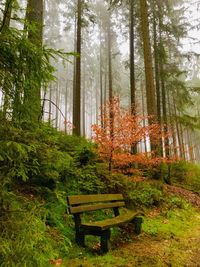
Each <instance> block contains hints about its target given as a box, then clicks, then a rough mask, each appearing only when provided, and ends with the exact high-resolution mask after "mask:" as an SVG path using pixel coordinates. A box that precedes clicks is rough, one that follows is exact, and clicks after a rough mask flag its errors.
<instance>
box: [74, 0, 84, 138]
mask: <svg viewBox="0 0 200 267" xmlns="http://www.w3.org/2000/svg"><path fill="white" fill-rule="evenodd" d="M82 4H83V2H82V0H78V3H77V32H76V52H77V54H78V57H76V79H75V83H76V85H75V90H74V95H73V125H74V128H73V134H75V135H79V136H80V135H81V17H82Z"/></svg>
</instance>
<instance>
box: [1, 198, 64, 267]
mask: <svg viewBox="0 0 200 267" xmlns="http://www.w3.org/2000/svg"><path fill="white" fill-rule="evenodd" d="M10 197H11V196H10ZM46 213H47V212H46V209H44V207H43V206H41V203H38V202H37V201H36V200H34V199H33V198H29V199H28V198H24V197H19V196H18V197H17V196H16V195H15V196H14V195H12V206H11V207H10V209H9V210H4V212H3V213H2V214H1V217H0V232H1V235H0V243H1V246H0V266H2V267H3V266H6V267H7V266H11V267H12V266H13V267H14V266H15V267H17V266H19V267H21V266H30V267H32V266H33V267H35V266H38V267H40V266H41V267H43V266H49V260H50V259H52V258H53V259H54V258H58V257H60V256H62V255H61V253H63V255H64V254H66V253H67V251H68V248H69V240H68V239H67V238H66V237H65V236H64V235H63V234H61V233H60V232H59V231H58V230H56V229H53V228H49V227H47V226H46V223H45V222H46Z"/></svg>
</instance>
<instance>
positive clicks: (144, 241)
mask: <svg viewBox="0 0 200 267" xmlns="http://www.w3.org/2000/svg"><path fill="white" fill-rule="evenodd" d="M165 190H166V192H167V193H168V194H169V195H170V196H171V207H169V206H168V207H157V208H154V209H151V210H149V211H147V213H146V216H145V219H144V224H143V231H142V234H140V235H139V236H136V235H135V234H134V233H132V232H131V230H128V231H127V229H121V230H120V233H118V235H117V236H116V237H115V238H114V239H113V240H111V249H110V251H109V253H107V254H106V255H99V252H98V243H96V244H94V245H93V246H92V247H91V246H90V248H87V249H84V250H83V249H80V248H78V247H74V248H73V249H72V250H71V252H70V253H71V257H70V258H71V259H68V260H66V261H64V262H63V266H70V267H91V266H97V267H100V266H105V267H111V266H116V267H118V266H121V267H134V266H142V267H143V266H144V267H145V266H147V267H151V266H152V267H156V266H158V267H162V266H163V267H164V266H173V267H176V266H177V267H181V266H189V267H197V266H200V213H199V211H200V197H199V196H198V195H197V194H195V193H193V192H191V191H189V190H186V189H183V188H180V187H177V186H165ZM177 196H179V197H181V198H179V197H177ZM184 199H185V200H186V201H185V200H184ZM75 251H76V252H75Z"/></svg>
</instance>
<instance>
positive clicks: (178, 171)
mask: <svg viewBox="0 0 200 267" xmlns="http://www.w3.org/2000/svg"><path fill="white" fill-rule="evenodd" d="M171 176H172V178H173V180H174V182H175V183H177V184H180V185H182V186H183V187H185V188H187V189H190V190H192V191H194V192H196V193H198V194H200V167H199V165H197V164H193V163H189V162H184V161H180V162H177V163H174V164H172V167H171Z"/></svg>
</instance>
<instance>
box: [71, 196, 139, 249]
mask: <svg viewBox="0 0 200 267" xmlns="http://www.w3.org/2000/svg"><path fill="white" fill-rule="evenodd" d="M67 202H68V208H69V213H70V214H73V216H74V222H75V231H76V232H75V240H76V243H77V244H78V245H80V246H85V235H95V236H99V237H100V238H101V250H102V252H104V253H105V252H107V251H108V241H109V239H110V234H111V231H110V228H112V227H114V226H119V225H122V224H124V223H132V224H133V225H134V231H135V233H136V234H140V232H141V225H142V217H141V215H142V214H141V213H139V212H133V211H130V210H127V209H126V208H123V207H125V200H124V197H123V195H122V194H97V195H77V196H68V197H67ZM121 208H123V209H124V210H123V212H122V213H121V210H120V209H121ZM104 209H112V210H113V213H114V214H113V215H114V217H113V218H109V219H105V220H102V221H95V222H83V221H82V218H81V217H82V216H81V215H82V214H83V213H85V212H91V211H96V210H104Z"/></svg>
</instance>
